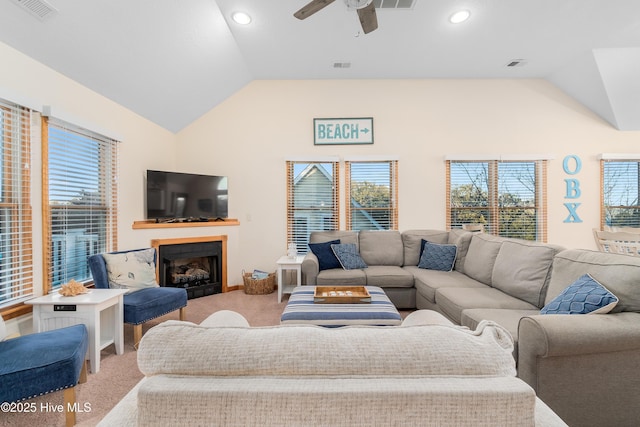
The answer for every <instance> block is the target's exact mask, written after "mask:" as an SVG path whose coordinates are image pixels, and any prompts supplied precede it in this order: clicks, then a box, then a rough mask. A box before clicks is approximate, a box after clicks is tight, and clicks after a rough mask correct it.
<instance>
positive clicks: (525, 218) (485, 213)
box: [446, 160, 547, 241]
mask: <svg viewBox="0 0 640 427" xmlns="http://www.w3.org/2000/svg"><path fill="white" fill-rule="evenodd" d="M546 165H547V161H546V160H535V161H529V160H527V161H517V160H514V161H499V160H488V161H453V160H447V163H446V171H447V172H446V173H447V227H448V228H461V227H462V226H463V225H464V224H482V225H484V229H485V231H487V232H488V233H491V234H495V235H499V236H504V237H515V238H520V239H526V240H537V241H546V238H547V236H546V233H547V219H546V218H547V212H546Z"/></svg>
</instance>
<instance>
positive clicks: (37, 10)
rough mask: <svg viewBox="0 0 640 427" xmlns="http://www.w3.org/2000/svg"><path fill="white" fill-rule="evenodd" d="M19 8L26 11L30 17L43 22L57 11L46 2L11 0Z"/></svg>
mask: <svg viewBox="0 0 640 427" xmlns="http://www.w3.org/2000/svg"><path fill="white" fill-rule="evenodd" d="M11 1H12V2H14V3H15V4H17V5H18V6H20V8H22V9H24V10H26V11H27V12H29V13H30V14H31V15H33V16H35V17H36V18H38V19H40V20H41V21H44V20H45V19H48V18H50V17H51V16H53V15H55V14H56V13H58V10H57V9H56V8H54V7H53V6H51V5H50V4H49V3H48V2H47V1H46V0H11Z"/></svg>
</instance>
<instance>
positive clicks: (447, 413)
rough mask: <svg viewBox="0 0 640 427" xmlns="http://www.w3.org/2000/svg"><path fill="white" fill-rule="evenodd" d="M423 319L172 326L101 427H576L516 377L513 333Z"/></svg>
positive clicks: (228, 318)
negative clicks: (340, 324)
mask: <svg viewBox="0 0 640 427" xmlns="http://www.w3.org/2000/svg"><path fill="white" fill-rule="evenodd" d="M414 314H419V315H418V316H412V315H409V316H408V317H407V319H406V320H405V322H404V323H403V324H402V326H399V327H393V328H389V327H371V326H348V327H344V328H322V327H319V326H308V325H294V326H273V327H260V328H251V327H249V324H248V323H247V322H246V320H245V319H244V318H243V317H242V316H241V315H239V314H238V313H234V312H225V311H220V312H217V313H214V314H213V315H212V316H210V317H209V318H207V319H206V320H205V321H204V322H203V323H202V324H201V325H195V324H192V323H189V322H179V321H167V322H164V323H162V324H160V325H158V326H155V327H153V328H152V329H150V330H149V331H148V332H147V333H146V334H145V335H144V337H143V338H142V341H141V343H140V348H139V350H138V354H137V355H138V366H139V368H140V370H141V371H142V372H143V373H144V374H145V378H144V379H143V380H142V381H141V382H140V383H139V384H138V385H137V386H136V387H135V388H134V389H133V390H132V391H130V392H129V393H128V394H127V395H126V396H125V398H124V399H122V401H120V402H119V403H118V404H117V405H116V406H115V407H114V408H113V410H112V411H111V412H110V413H109V414H108V415H107V416H106V417H105V418H104V419H103V420H102V421H101V422H100V424H99V426H105V427H106V426H109V427H110V426H124V425H137V426H140V427H144V426H153V427H158V426H172V427H173V426H192V425H203V426H204V425H211V426H214V425H215V426H230V427H231V426H242V427H244V426H320V425H323V426H336V427H339V426H348V427H351V426H356V425H357V426H376V425H379V426H404V425H416V426H417V425H434V426H435V425H438V426H456V427H461V426H473V427H476V426H482V425H485V426H489V425H491V426H501V427H509V426H513V427H523V426H532V427H533V426H540V427H543V426H544V427H554V426H557V427H561V426H564V427H566V424H565V423H564V422H563V421H562V420H561V419H560V418H559V417H558V416H557V415H556V414H554V413H553V411H551V410H550V409H549V407H548V406H547V405H545V404H544V403H543V402H542V401H541V400H540V399H537V398H536V395H535V393H534V391H533V389H532V388H531V387H530V386H528V385H527V384H526V383H525V382H524V381H522V380H520V379H518V378H517V377H516V369H515V361H514V360H513V358H512V357H511V352H512V349H513V345H512V341H511V338H510V337H509V334H508V333H507V332H506V331H505V330H504V329H503V328H502V327H500V326H498V325H496V324H494V323H492V322H482V323H481V324H480V325H478V328H476V330H474V331H471V330H468V329H464V328H460V327H456V326H454V325H452V324H450V323H449V322H447V321H446V319H444V320H445V321H444V322H441V321H440V320H438V319H437V318H436V319H435V322H434V321H433V320H431V319H434V316H428V317H429V318H430V319H428V320H427V322H426V323H425V322H424V320H425V317H424V316H422V314H429V313H423V312H416V313H414ZM436 317H437V316H436Z"/></svg>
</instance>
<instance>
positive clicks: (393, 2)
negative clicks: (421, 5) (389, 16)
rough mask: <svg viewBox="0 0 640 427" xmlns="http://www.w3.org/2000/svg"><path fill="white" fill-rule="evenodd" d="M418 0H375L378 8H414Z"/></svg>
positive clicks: (374, 2)
mask: <svg viewBox="0 0 640 427" xmlns="http://www.w3.org/2000/svg"><path fill="white" fill-rule="evenodd" d="M415 3H416V0H373V4H374V5H375V6H376V9H413V5H414V4H415Z"/></svg>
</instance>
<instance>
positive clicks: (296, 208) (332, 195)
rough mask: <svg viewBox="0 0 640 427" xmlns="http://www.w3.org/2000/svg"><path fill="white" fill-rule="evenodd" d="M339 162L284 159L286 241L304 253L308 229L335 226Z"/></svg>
mask: <svg viewBox="0 0 640 427" xmlns="http://www.w3.org/2000/svg"><path fill="white" fill-rule="evenodd" d="M338 171H339V169H338V162H337V161H327V162H309V161H291V160H288V161H287V242H289V243H295V244H296V246H297V249H298V253H301V254H302V253H307V252H308V250H309V247H308V246H307V243H308V242H309V234H310V233H311V231H328V230H337V229H338V209H339V204H338V190H339V187H338Z"/></svg>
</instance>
